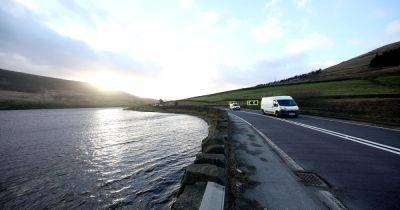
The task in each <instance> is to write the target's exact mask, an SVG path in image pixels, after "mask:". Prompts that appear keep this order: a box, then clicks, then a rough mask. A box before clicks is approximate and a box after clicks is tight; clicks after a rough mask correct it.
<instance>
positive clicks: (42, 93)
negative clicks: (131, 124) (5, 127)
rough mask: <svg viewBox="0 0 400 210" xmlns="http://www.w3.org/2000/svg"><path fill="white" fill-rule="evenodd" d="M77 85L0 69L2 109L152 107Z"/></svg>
mask: <svg viewBox="0 0 400 210" xmlns="http://www.w3.org/2000/svg"><path fill="white" fill-rule="evenodd" d="M154 101H155V100H152V99H144V98H139V97H136V96H133V95H130V94H127V93H124V92H120V91H115V92H105V91H101V90H99V89H97V88H96V87H94V86H92V85H90V84H88V83H84V82H78V81H71V80H63V79H57V78H51V77H44V76H38V75H33V74H26V73H21V72H15V71H9V70H4V69H0V109H25V108H67V107H110V106H132V105H141V104H147V103H153V102H154Z"/></svg>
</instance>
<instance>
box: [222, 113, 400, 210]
mask: <svg viewBox="0 0 400 210" xmlns="http://www.w3.org/2000/svg"><path fill="white" fill-rule="evenodd" d="M229 113H231V114H234V115H236V116H239V117H240V118H242V119H243V120H245V121H247V122H248V123H250V124H252V125H253V126H254V127H255V128H256V129H258V130H259V131H260V132H262V133H263V134H264V135H265V136H267V137H268V138H269V139H271V140H272V141H273V143H275V144H276V145H277V146H278V147H279V148H280V149H281V150H283V151H284V152H285V153H286V154H287V155H288V156H289V157H291V158H292V159H293V160H294V161H295V162H296V163H297V164H298V165H300V166H301V167H302V168H303V169H304V170H306V171H311V172H315V173H317V174H318V175H319V176H321V177H322V178H323V179H324V180H325V181H327V182H328V184H329V185H330V186H331V188H332V189H333V192H334V194H335V195H336V196H337V197H338V198H339V199H340V200H341V201H342V202H343V203H344V204H345V206H346V207H348V208H349V209H400V130H396V129H390V128H382V127H376V126H372V125H367V124H363V123H356V122H350V121H342V120H337V119H332V118H321V117H314V116H307V115H300V116H299V117H298V118H275V117H273V116H266V115H263V114H261V112H260V111H249V110H242V111H229Z"/></svg>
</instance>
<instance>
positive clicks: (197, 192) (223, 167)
mask: <svg viewBox="0 0 400 210" xmlns="http://www.w3.org/2000/svg"><path fill="white" fill-rule="evenodd" d="M207 109H209V110H208V113H209V114H210V115H209V116H208V122H209V126H210V129H209V135H208V137H207V138H205V139H204V140H203V141H202V144H201V152H200V153H199V154H197V155H196V160H195V161H194V163H193V164H191V165H189V166H187V167H186V168H185V173H184V175H183V177H182V180H181V186H180V189H179V191H178V194H177V198H176V201H175V202H174V203H173V205H172V207H171V208H172V209H175V210H178V209H179V210H180V209H182V210H183V209H185V210H187V209H196V210H197V209H199V207H200V204H201V201H202V198H203V194H204V191H205V189H206V185H207V182H208V181H210V182H215V183H218V184H220V185H223V186H225V187H226V188H225V189H226V190H227V189H228V187H227V184H228V177H227V150H226V145H227V140H228V129H229V123H228V115H227V113H226V112H225V111H223V110H218V109H214V108H207ZM210 116H211V117H210ZM227 195H228V193H225V196H227ZM227 201H228V198H226V199H225V202H227ZM225 206H226V205H225Z"/></svg>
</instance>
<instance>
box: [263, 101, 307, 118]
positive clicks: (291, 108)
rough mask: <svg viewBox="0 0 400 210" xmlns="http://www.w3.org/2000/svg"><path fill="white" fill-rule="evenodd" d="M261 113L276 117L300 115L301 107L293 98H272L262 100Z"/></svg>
mask: <svg viewBox="0 0 400 210" xmlns="http://www.w3.org/2000/svg"><path fill="white" fill-rule="evenodd" d="M261 111H262V112H263V113H265V114H273V115H275V116H276V117H280V116H293V117H297V116H298V115H299V107H298V106H297V104H296V102H295V101H294V100H293V98H292V97H291V96H272V97H263V98H262V99H261Z"/></svg>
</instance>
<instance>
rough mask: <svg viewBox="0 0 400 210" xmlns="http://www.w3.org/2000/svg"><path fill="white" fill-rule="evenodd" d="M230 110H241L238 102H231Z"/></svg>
mask: <svg viewBox="0 0 400 210" xmlns="http://www.w3.org/2000/svg"><path fill="white" fill-rule="evenodd" d="M229 109H231V110H240V105H239V104H238V102H236V101H231V102H229Z"/></svg>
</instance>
